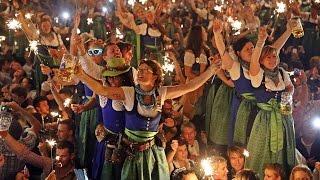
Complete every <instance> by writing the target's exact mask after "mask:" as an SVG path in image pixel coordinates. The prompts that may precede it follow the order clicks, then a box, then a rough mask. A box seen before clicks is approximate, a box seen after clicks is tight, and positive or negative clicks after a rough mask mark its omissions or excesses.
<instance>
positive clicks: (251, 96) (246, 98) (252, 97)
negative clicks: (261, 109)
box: [241, 93, 257, 101]
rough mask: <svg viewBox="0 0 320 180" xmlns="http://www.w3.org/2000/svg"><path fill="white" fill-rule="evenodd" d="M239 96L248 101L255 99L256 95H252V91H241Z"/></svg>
mask: <svg viewBox="0 0 320 180" xmlns="http://www.w3.org/2000/svg"><path fill="white" fill-rule="evenodd" d="M241 96H242V97H243V98H244V99H245V100H248V101H256V100H257V99H256V97H254V95H253V93H242V94H241Z"/></svg>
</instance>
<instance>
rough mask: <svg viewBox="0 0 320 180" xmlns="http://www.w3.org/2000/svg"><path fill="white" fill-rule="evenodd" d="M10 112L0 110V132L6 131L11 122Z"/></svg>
mask: <svg viewBox="0 0 320 180" xmlns="http://www.w3.org/2000/svg"><path fill="white" fill-rule="evenodd" d="M12 118H13V117H12V114H11V113H10V112H7V111H0V132H1V131H8V130H9V127H10V125H11V122H12Z"/></svg>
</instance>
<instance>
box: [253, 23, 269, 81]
mask: <svg viewBox="0 0 320 180" xmlns="http://www.w3.org/2000/svg"><path fill="white" fill-rule="evenodd" d="M267 37H268V34H267V29H266V28H265V27H261V28H260V29H259V35H258V41H257V44H256V46H255V48H254V50H253V53H252V57H251V62H250V69H249V72H250V75H251V76H256V75H257V74H258V73H259V71H260V62H259V59H260V55H261V52H262V48H263V46H264V43H265V40H266V39H267Z"/></svg>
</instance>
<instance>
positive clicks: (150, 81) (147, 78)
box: [137, 63, 157, 86]
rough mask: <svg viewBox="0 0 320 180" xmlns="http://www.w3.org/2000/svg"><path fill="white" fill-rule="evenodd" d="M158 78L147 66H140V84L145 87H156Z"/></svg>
mask: <svg viewBox="0 0 320 180" xmlns="http://www.w3.org/2000/svg"><path fill="white" fill-rule="evenodd" d="M156 79H157V76H156V75H154V73H153V71H152V68H151V67H149V66H148V65H147V64H144V63H143V64H140V66H139V68H138V79H137V80H138V83H139V84H140V85H145V86H154V84H155V81H156Z"/></svg>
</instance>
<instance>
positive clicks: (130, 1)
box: [128, 0, 136, 7]
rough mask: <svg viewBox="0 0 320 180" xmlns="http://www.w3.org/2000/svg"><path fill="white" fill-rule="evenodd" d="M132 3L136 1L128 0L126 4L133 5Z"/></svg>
mask: <svg viewBox="0 0 320 180" xmlns="http://www.w3.org/2000/svg"><path fill="white" fill-rule="evenodd" d="M134 3H136V1H135V0H128V4H129V5H130V6H132V7H133V6H134Z"/></svg>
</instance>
